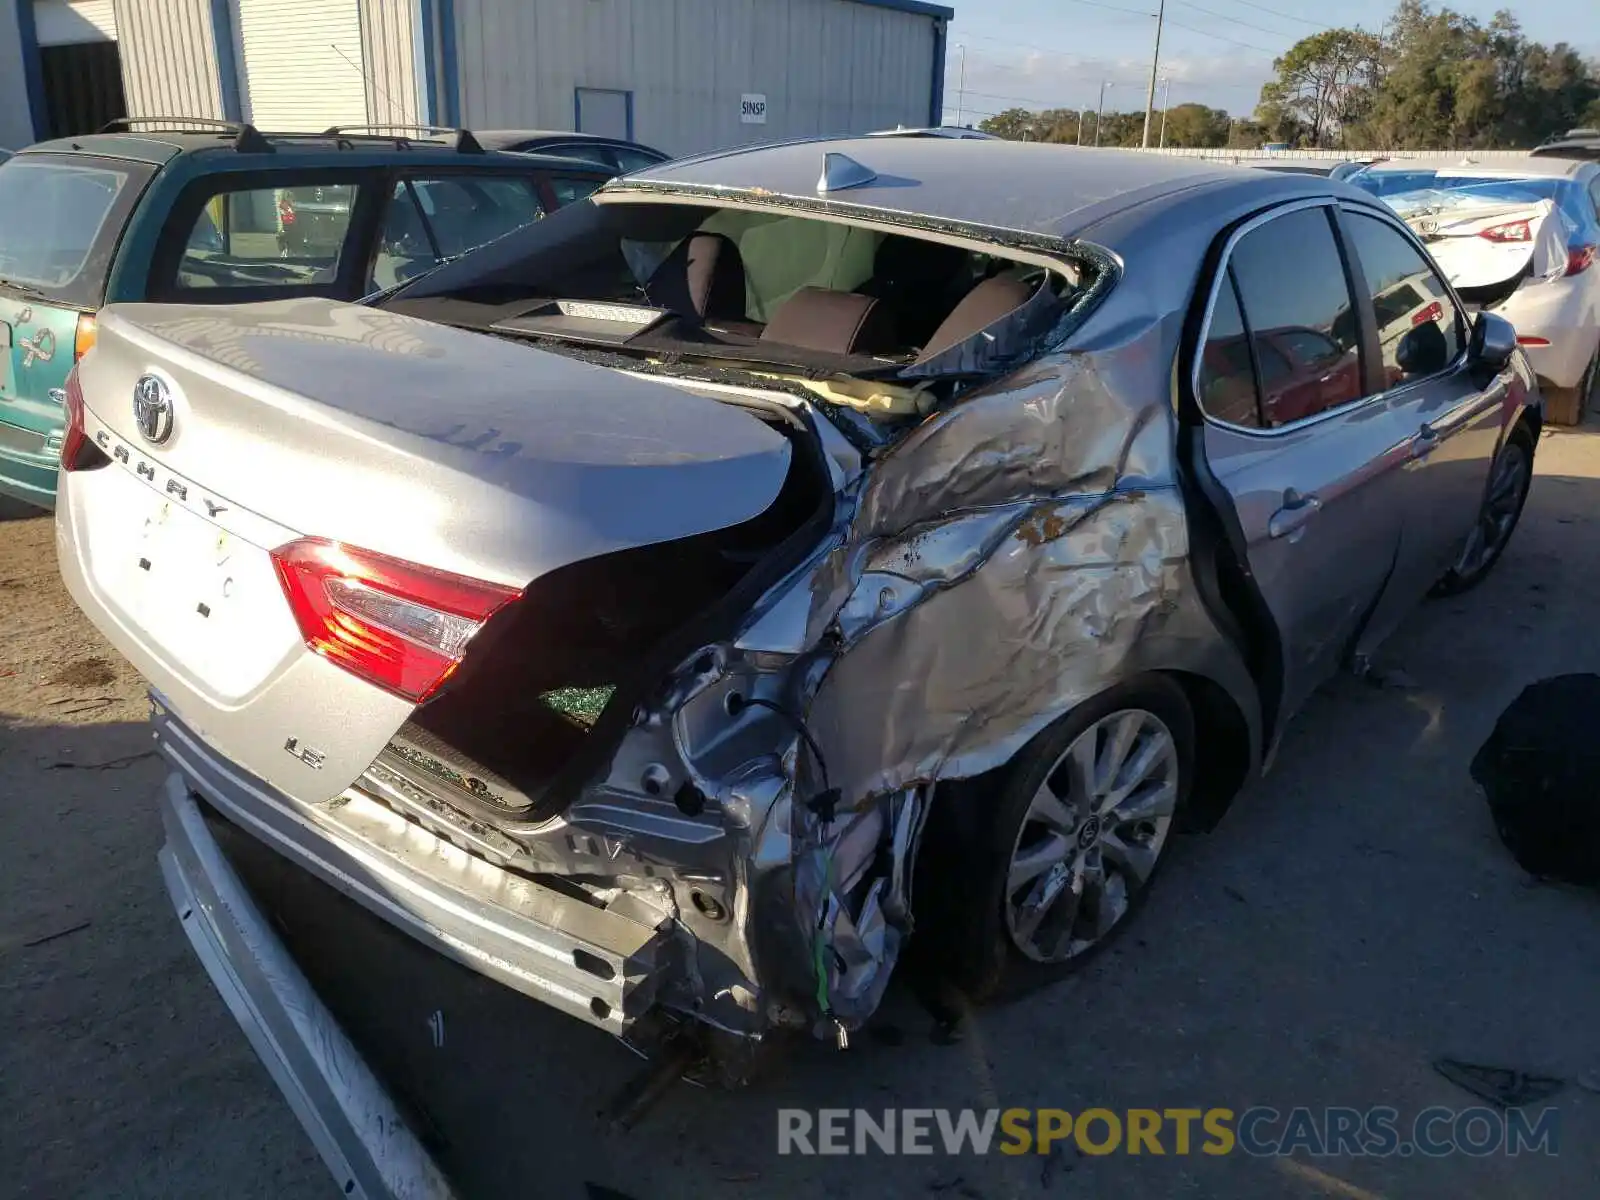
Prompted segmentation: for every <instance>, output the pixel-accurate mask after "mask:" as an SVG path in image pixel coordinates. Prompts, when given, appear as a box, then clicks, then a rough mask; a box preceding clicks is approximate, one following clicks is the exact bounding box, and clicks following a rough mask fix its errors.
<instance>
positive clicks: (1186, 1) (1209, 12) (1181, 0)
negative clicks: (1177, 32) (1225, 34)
mask: <svg viewBox="0 0 1600 1200" xmlns="http://www.w3.org/2000/svg"><path fill="white" fill-rule="evenodd" d="M1174 2H1175V3H1177V4H1181V5H1182V6H1183V7H1184V8H1192V9H1194V11H1195V12H1199V13H1205V15H1206V16H1208V17H1216V18H1217V20H1219V21H1232V22H1233V23H1234V24H1235V25H1243V26H1244V27H1245V28H1246V29H1254V30H1255V31H1256V32H1257V33H1270V34H1271V35H1272V36H1273V37H1285V38H1286V37H1294V34H1292V33H1285V32H1283V30H1281V29H1268V28H1267V27H1266V26H1265V25H1257V24H1256V23H1255V22H1253V21H1241V20H1240V19H1239V18H1238V17H1230V16H1229V15H1228V14H1227V13H1219V12H1217V11H1216V10H1215V9H1212V8H1203V7H1201V6H1200V5H1198V4H1192V3H1190V0H1174Z"/></svg>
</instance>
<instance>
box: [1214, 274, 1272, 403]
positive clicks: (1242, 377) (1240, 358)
mask: <svg viewBox="0 0 1600 1200" xmlns="http://www.w3.org/2000/svg"><path fill="white" fill-rule="evenodd" d="M1199 392H1200V396H1199V399H1200V406H1201V407H1202V408H1203V409H1205V411H1206V415H1207V416H1209V417H1211V418H1212V419H1213V420H1217V421H1225V422H1227V423H1228V424H1229V425H1242V426H1244V427H1245V428H1249V429H1254V428H1259V426H1260V425H1261V413H1260V410H1259V409H1258V408H1257V405H1256V379H1255V372H1254V370H1253V369H1252V368H1251V366H1250V343H1249V341H1248V339H1247V337H1246V334H1245V331H1244V316H1243V314H1242V313H1241V312H1240V309H1239V298H1238V296H1237V295H1236V293H1235V292H1234V287H1233V273H1232V272H1231V271H1230V272H1228V273H1227V274H1226V275H1224V276H1223V280H1222V286H1221V287H1220V288H1219V289H1218V291H1217V299H1216V302H1215V303H1214V304H1213V305H1212V306H1211V324H1210V325H1209V326H1208V327H1207V330H1206V343H1205V346H1204V347H1203V348H1202V350H1201V356H1200V387H1199Z"/></svg>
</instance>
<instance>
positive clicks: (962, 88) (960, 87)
mask: <svg viewBox="0 0 1600 1200" xmlns="http://www.w3.org/2000/svg"><path fill="white" fill-rule="evenodd" d="M1162 3H1166V0H1162ZM956 49H957V50H959V51H961V74H960V76H959V81H958V82H957V83H956V126H957V128H959V127H960V125H961V114H962V111H963V110H964V109H965V108H966V107H967V47H966V43H965V42H961V43H958V44H957V45H956Z"/></svg>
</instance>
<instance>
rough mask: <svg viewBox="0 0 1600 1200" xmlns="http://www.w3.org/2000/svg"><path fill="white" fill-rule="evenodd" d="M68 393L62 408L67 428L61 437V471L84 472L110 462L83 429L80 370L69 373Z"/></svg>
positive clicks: (75, 368)
mask: <svg viewBox="0 0 1600 1200" xmlns="http://www.w3.org/2000/svg"><path fill="white" fill-rule="evenodd" d="M63 390H64V391H65V392H66V397H65V399H63V400H62V402H61V407H62V408H63V409H65V410H66V414H67V428H66V432H65V433H63V434H62V435H61V469H62V470H63V471H82V470H87V469H88V468H90V467H98V466H101V465H103V464H104V463H106V462H108V461H109V460H108V459H107V458H106V456H105V455H104V454H103V453H101V451H100V447H99V446H96V445H95V444H94V442H92V441H90V440H89V435H88V433H87V432H86V431H85V430H84V427H83V386H82V385H81V384H80V383H79V382H78V368H77V367H73V368H72V370H70V371H68V372H67V385H66V387H65V388H64V389H63Z"/></svg>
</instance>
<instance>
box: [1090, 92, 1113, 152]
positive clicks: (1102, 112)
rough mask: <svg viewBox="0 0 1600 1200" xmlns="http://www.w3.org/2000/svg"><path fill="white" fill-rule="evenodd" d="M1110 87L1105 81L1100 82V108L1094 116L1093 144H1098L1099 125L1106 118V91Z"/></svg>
mask: <svg viewBox="0 0 1600 1200" xmlns="http://www.w3.org/2000/svg"><path fill="white" fill-rule="evenodd" d="M1111 86H1112V85H1111V84H1109V83H1107V82H1106V81H1105V80H1103V79H1102V80H1101V81H1100V107H1099V109H1098V110H1097V111H1096V112H1095V114H1094V144H1095V145H1096V146H1098V145H1099V144H1100V125H1101V122H1103V121H1104V120H1105V117H1106V89H1107V88H1108V87H1111Z"/></svg>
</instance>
